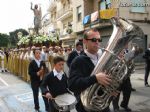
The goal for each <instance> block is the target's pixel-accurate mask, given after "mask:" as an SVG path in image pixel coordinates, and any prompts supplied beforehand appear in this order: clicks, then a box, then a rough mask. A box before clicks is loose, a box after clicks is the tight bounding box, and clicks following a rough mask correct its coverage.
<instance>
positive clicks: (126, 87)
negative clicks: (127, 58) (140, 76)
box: [112, 77, 131, 109]
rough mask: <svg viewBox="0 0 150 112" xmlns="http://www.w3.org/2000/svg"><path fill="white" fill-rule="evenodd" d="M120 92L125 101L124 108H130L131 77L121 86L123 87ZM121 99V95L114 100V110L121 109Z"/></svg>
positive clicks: (123, 102) (123, 101)
mask: <svg viewBox="0 0 150 112" xmlns="http://www.w3.org/2000/svg"><path fill="white" fill-rule="evenodd" d="M119 91H122V93H123V100H122V102H121V105H122V106H123V107H128V104H129V99H130V95H131V81H130V77H129V78H127V79H126V80H124V81H123V83H122V84H121V86H120V88H119ZM119 98H120V94H118V96H117V97H116V98H114V100H113V101H112V104H113V108H114V109H119V105H118V102H119Z"/></svg>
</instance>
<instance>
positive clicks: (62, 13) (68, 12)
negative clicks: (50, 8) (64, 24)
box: [57, 6, 73, 21]
mask: <svg viewBox="0 0 150 112" xmlns="http://www.w3.org/2000/svg"><path fill="white" fill-rule="evenodd" d="M72 15H73V9H72V7H70V6H68V7H66V8H62V9H61V10H59V11H58V12H57V21H61V20H64V19H66V18H68V17H70V16H72Z"/></svg>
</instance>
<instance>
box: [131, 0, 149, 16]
mask: <svg viewBox="0 0 150 112" xmlns="http://www.w3.org/2000/svg"><path fill="white" fill-rule="evenodd" d="M144 1H145V0H132V1H131V5H132V6H131V12H137V13H145V7H146V5H148V4H147V3H145V2H144Z"/></svg>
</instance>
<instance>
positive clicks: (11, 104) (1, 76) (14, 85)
mask: <svg viewBox="0 0 150 112" xmlns="http://www.w3.org/2000/svg"><path fill="white" fill-rule="evenodd" d="M143 79H144V69H140V70H136V71H135V73H134V74H132V76H131V83H132V86H133V87H134V88H135V89H136V91H135V92H132V95H131V99H130V102H129V107H130V108H131V109H132V110H133V112H150V87H145V86H144V80H143ZM149 82H150V79H149ZM39 98H40V110H41V111H42V112H45V108H44V102H43V100H42V97H41V95H40V96H39ZM121 99H122V96H121V97H120V101H121ZM110 108H111V111H112V112H113V108H112V105H110ZM120 110H121V111H120V112H124V111H123V109H121V108H120ZM0 112H34V105H33V96H32V91H31V87H30V84H29V83H27V82H25V81H23V80H22V79H21V78H19V77H17V76H15V75H12V74H10V73H0ZM71 112H76V111H75V110H72V111H71Z"/></svg>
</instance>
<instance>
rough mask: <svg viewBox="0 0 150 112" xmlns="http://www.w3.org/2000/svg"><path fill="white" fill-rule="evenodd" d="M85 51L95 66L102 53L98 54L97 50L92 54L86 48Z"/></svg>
mask: <svg viewBox="0 0 150 112" xmlns="http://www.w3.org/2000/svg"><path fill="white" fill-rule="evenodd" d="M85 53H86V55H87V56H88V57H89V58H90V59H91V61H92V62H93V64H94V65H95V66H96V64H97V62H98V60H99V59H100V57H101V55H102V54H100V53H99V52H98V53H97V54H96V55H94V54H91V53H89V52H88V51H87V50H85Z"/></svg>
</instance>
